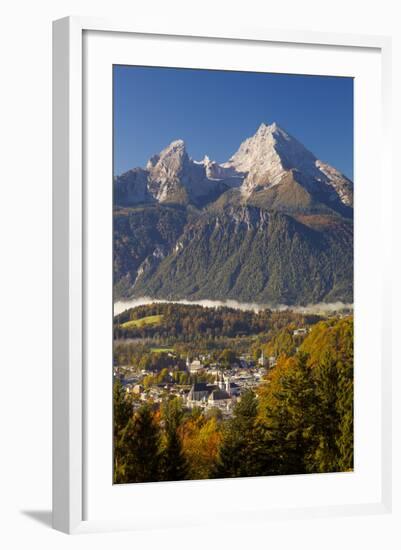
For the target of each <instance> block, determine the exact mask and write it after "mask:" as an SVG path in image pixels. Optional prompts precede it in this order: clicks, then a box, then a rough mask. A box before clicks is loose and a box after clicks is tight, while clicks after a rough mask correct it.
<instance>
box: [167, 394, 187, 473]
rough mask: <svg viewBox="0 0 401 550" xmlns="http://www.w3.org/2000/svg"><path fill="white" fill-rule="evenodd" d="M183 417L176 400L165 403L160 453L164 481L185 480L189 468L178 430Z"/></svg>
mask: <svg viewBox="0 0 401 550" xmlns="http://www.w3.org/2000/svg"><path fill="white" fill-rule="evenodd" d="M182 417H183V411H182V406H181V404H180V402H179V400H178V399H171V400H169V401H165V402H164V403H163V407H162V418H163V422H164V432H165V434H164V445H163V451H162V477H163V480H165V481H180V480H183V479H187V477H188V472H189V467H188V463H187V460H186V458H185V455H184V451H183V448H182V444H181V440H180V438H179V435H178V428H179V426H180V423H181V420H182Z"/></svg>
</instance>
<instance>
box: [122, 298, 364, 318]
mask: <svg viewBox="0 0 401 550" xmlns="http://www.w3.org/2000/svg"><path fill="white" fill-rule="evenodd" d="M148 304H184V305H198V306H203V307H231V308H234V309H241V310H243V311H261V310H263V309H271V310H279V311H282V310H285V309H290V310H291V311H296V312H299V313H316V314H322V315H324V314H325V313H332V312H335V311H338V312H340V311H342V310H344V309H353V304H344V303H343V302H334V303H331V304H326V303H324V302H321V303H318V304H308V305H306V306H287V305H271V304H256V303H247V302H237V301H236V300H223V301H220V300H194V301H191V300H155V299H153V298H149V297H147V296H144V297H143V298H134V299H132V300H121V301H117V302H114V315H118V314H119V313H122V312H123V311H125V310H126V309H130V308H132V307H137V306H143V305H148Z"/></svg>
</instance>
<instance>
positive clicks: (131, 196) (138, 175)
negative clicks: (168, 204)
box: [114, 168, 153, 206]
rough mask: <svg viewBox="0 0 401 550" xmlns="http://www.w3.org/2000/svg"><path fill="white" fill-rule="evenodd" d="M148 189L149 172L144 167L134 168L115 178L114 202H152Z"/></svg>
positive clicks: (130, 203)
mask: <svg viewBox="0 0 401 550" xmlns="http://www.w3.org/2000/svg"><path fill="white" fill-rule="evenodd" d="M152 200H153V197H152V195H151V194H150V193H149V189H148V173H147V172H146V170H142V168H134V169H133V170H130V171H129V172H125V174H122V175H121V176H119V177H118V178H115V179H114V203H115V204H124V205H125V206H132V205H134V204H138V203H146V202H151V201H152Z"/></svg>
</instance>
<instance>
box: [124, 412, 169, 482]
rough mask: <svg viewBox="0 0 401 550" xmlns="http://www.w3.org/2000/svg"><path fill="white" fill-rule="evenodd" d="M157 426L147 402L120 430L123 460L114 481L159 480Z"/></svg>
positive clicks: (159, 458)
mask: <svg viewBox="0 0 401 550" xmlns="http://www.w3.org/2000/svg"><path fill="white" fill-rule="evenodd" d="M160 435H161V434H160V427H159V425H158V424H157V422H156V421H155V418H154V414H153V412H152V410H151V408H150V407H149V405H147V404H146V405H143V406H142V407H141V408H140V409H139V410H138V411H137V412H136V413H135V415H134V416H133V417H132V418H131V419H130V420H129V421H128V424H127V426H126V427H125V429H124V430H123V432H122V436H121V445H122V448H123V454H122V463H121V465H120V468H119V469H118V471H117V473H116V476H115V482H116V483H134V482H137V483H143V482H146V481H159V479H160V474H161V456H160Z"/></svg>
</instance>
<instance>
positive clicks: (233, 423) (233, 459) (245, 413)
mask: <svg viewBox="0 0 401 550" xmlns="http://www.w3.org/2000/svg"><path fill="white" fill-rule="evenodd" d="M257 413H258V406H257V399H256V396H255V394H254V393H253V392H252V391H250V390H248V391H247V392H246V393H244V394H243V395H242V397H241V401H239V402H238V403H237V405H236V406H235V409H234V414H233V418H232V419H231V420H229V421H228V422H227V424H226V425H225V427H224V429H223V439H222V442H221V445H220V449H219V456H218V460H217V464H216V469H215V472H214V477H246V476H256V475H265V474H268V473H269V472H270V471H271V461H270V453H269V443H268V441H267V440H266V437H265V435H266V434H265V430H264V429H263V426H262V425H261V424H260V423H258V422H257Z"/></svg>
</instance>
